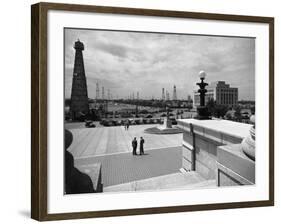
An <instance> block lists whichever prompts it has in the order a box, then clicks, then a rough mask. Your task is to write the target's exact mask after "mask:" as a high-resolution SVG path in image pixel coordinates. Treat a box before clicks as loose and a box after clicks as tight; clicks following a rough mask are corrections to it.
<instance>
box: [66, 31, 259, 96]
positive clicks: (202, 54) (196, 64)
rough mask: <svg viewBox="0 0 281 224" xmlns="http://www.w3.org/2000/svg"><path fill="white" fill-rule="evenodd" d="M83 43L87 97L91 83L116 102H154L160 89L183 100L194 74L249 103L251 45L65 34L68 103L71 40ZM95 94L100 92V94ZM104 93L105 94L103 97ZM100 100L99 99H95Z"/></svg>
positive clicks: (194, 38) (166, 36) (147, 35)
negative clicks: (132, 96) (129, 98)
mask: <svg viewBox="0 0 281 224" xmlns="http://www.w3.org/2000/svg"><path fill="white" fill-rule="evenodd" d="M78 38H79V39H80V41H81V42H83V43H84V46H85V50H84V51H83V56H84V66H85V72H86V77H87V84H88V95H89V97H90V98H95V95H96V94H95V92H96V82H99V85H100V89H101V86H104V88H105V89H106V91H107V89H108V88H109V89H110V91H111V93H112V94H113V95H115V96H118V97H119V98H121V97H122V98H127V96H128V95H129V94H130V93H133V92H135V96H136V92H137V91H139V94H140V98H147V99H149V98H151V97H152V96H153V97H154V98H160V97H161V90H162V88H165V89H167V90H168V91H169V92H170V96H172V89H173V85H176V87H177V95H178V98H179V99H181V98H184V99H186V98H187V95H188V94H192V92H193V90H194V89H196V88H197V87H196V85H195V83H196V82H197V81H198V79H199V78H198V72H199V71H201V70H204V71H205V72H206V73H207V77H206V81H207V82H213V81H219V80H222V81H226V82H227V83H229V84H230V85H231V86H233V87H238V88H239V99H244V100H254V98H255V40H254V39H251V38H237V37H236V38H233V37H216V36H198V35H178V34H159V33H141V32H118V31H102V30H80V29H65V95H66V98H69V97H70V94H71V84H72V75H73V65H74V55H75V50H74V49H73V44H74V42H75V41H76V40H77V39H78ZM100 92H101V91H100ZM106 93H107V92H106ZM100 94H101V93H100Z"/></svg>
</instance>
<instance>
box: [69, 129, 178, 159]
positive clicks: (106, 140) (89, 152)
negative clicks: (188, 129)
mask: <svg viewBox="0 0 281 224" xmlns="http://www.w3.org/2000/svg"><path fill="white" fill-rule="evenodd" d="M151 127H155V124H154V125H132V126H130V128H129V130H128V131H126V130H125V129H124V127H122V126H115V127H105V128H80V129H77V128H76V129H70V131H71V133H72V134H73V142H72V144H71V146H70V147H69V148H68V151H69V152H71V153H72V155H73V156H74V158H81V157H82V158H84V157H89V156H96V155H106V154H116V153H126V152H132V140H133V138H134V137H137V140H138V141H139V138H140V137H141V136H142V137H143V138H144V140H145V144H144V149H145V151H147V150H151V149H160V148H170V147H177V146H181V144H182V134H170V135H155V134H146V133H144V130H145V129H146V128H151ZM66 128H67V126H66Z"/></svg>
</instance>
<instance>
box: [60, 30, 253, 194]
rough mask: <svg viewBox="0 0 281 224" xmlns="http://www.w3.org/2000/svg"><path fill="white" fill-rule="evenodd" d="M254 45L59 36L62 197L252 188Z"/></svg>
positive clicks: (169, 37) (183, 37)
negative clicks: (61, 45) (61, 41)
mask: <svg viewBox="0 0 281 224" xmlns="http://www.w3.org/2000/svg"><path fill="white" fill-rule="evenodd" d="M255 56H256V48H255V38H254V37H247V36H215V35H198V34H193V33H190V34H189V33H157V32H142V31H138V32H136V31H129V30H128V31H120V30H101V29H82V28H75V27H69V28H68V27H65V28H64V150H65V152H64V193H65V194H80V193H102V192H103V193H113V192H114V193H118V192H143V191H164V190H165V191H170V190H178V189H179V190H192V189H210V188H225V187H243V186H246V185H247V186H248V185H255V173H256V169H255V167H256V165H255V100H256V99H255Z"/></svg>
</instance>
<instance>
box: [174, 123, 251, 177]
mask: <svg viewBox="0 0 281 224" xmlns="http://www.w3.org/2000/svg"><path fill="white" fill-rule="evenodd" d="M216 124H217V125H216ZM231 125H232V126H233V133H234V134H230V131H231V130H232V128H231ZM237 126H239V127H240V128H242V129H243V130H241V132H239V131H237V130H236V131H235V130H234V129H237ZM178 127H179V128H180V129H182V130H183V147H182V155H183V157H182V167H183V169H185V170H186V171H191V170H195V171H197V172H198V173H199V174H200V175H202V176H203V177H204V178H206V179H215V178H216V175H217V154H218V146H222V145H227V144H239V143H241V141H242V140H243V138H244V137H245V135H246V133H247V129H250V127H251V126H250V125H246V126H245V125H244V124H243V125H241V124H239V123H236V122H229V121H224V120H220V121H217V120H208V121H198V120H194V119H185V120H179V121H178ZM224 127H225V128H224ZM244 129H245V130H244ZM227 130H230V131H227ZM237 133H238V134H237ZM239 133H241V134H240V136H239Z"/></svg>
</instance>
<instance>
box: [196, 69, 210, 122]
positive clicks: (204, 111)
mask: <svg viewBox="0 0 281 224" xmlns="http://www.w3.org/2000/svg"><path fill="white" fill-rule="evenodd" d="M199 78H200V79H201V82H198V83H196V85H198V86H199V88H200V89H199V90H198V92H199V93H200V106H198V107H197V112H198V115H197V117H196V118H197V119H199V120H207V119H210V115H209V112H208V108H207V107H206V106H205V95H206V92H207V90H206V89H205V87H206V86H207V85H208V83H206V82H204V79H205V78H206V73H205V72H204V71H200V72H199Z"/></svg>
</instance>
